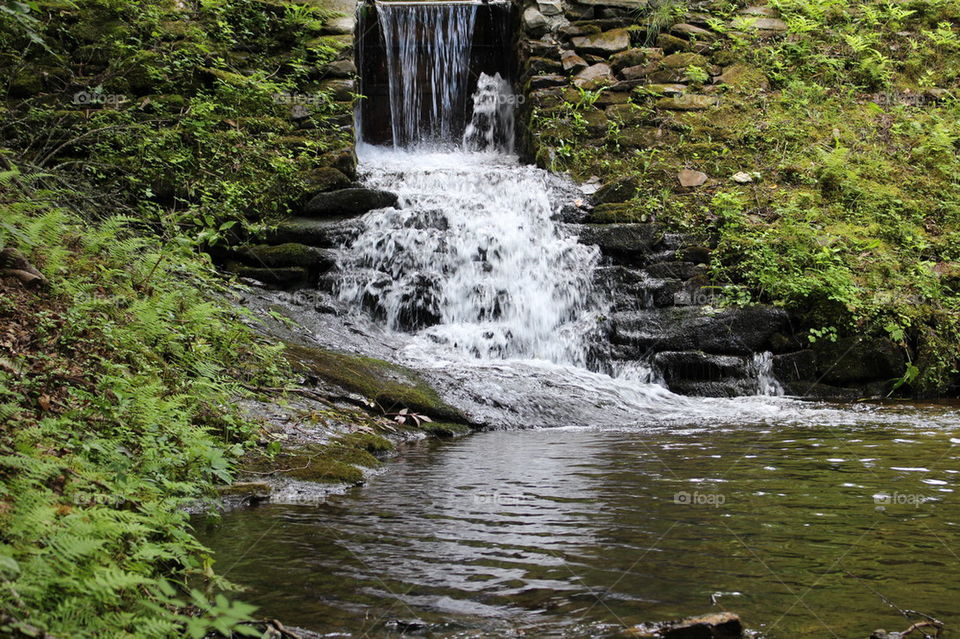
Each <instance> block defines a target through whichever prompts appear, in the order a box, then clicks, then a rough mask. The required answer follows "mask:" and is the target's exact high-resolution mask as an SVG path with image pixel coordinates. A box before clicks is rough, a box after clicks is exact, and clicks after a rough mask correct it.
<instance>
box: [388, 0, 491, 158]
mask: <svg viewBox="0 0 960 639" xmlns="http://www.w3.org/2000/svg"><path fill="white" fill-rule="evenodd" d="M377 12H378V15H379V19H380V26H381V29H382V31H383V38H384V47H385V50H386V58H387V73H388V77H389V82H390V115H391V125H392V131H393V145H394V147H396V148H409V147H412V146H418V145H435V144H439V143H444V142H449V141H451V140H452V139H453V138H454V136H455V134H456V133H457V132H456V131H455V127H456V126H457V122H458V121H460V120H461V119H462V116H463V111H464V109H465V108H466V102H465V98H466V92H467V91H468V74H469V71H470V51H471V40H472V38H473V30H474V24H475V22H476V15H477V5H475V4H473V3H465V2H464V3H450V4H431V3H423V4H419V3H416V2H414V3H396V4H391V3H390V2H380V3H377Z"/></svg>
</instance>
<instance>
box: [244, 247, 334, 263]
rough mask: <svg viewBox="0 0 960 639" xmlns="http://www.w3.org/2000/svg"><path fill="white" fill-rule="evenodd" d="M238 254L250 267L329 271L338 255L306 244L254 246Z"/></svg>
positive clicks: (245, 248)
mask: <svg viewBox="0 0 960 639" xmlns="http://www.w3.org/2000/svg"><path fill="white" fill-rule="evenodd" d="M237 254H238V255H239V256H240V257H241V258H242V259H243V260H244V261H245V262H246V263H247V264H249V265H251V266H256V267H266V268H277V267H288V266H299V267H303V268H308V269H319V270H327V269H329V268H332V267H333V266H334V265H335V264H336V261H337V260H336V255H335V254H334V252H333V251H332V250H330V249H321V248H316V247H313V246H306V245H305V244H297V243H295V242H288V243H286V244H277V245H269V244H254V245H252V246H244V247H241V248H239V249H237Z"/></svg>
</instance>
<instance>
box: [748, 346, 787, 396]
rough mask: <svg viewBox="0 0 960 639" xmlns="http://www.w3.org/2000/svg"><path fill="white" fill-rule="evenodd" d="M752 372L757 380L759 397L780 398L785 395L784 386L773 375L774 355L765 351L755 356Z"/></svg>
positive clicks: (751, 366)
mask: <svg viewBox="0 0 960 639" xmlns="http://www.w3.org/2000/svg"><path fill="white" fill-rule="evenodd" d="M750 370H751V372H752V373H753V374H754V376H755V377H756V380H757V395H768V396H776V397H780V396H782V395H783V394H784V391H783V386H781V385H780V382H778V381H777V378H776V377H774V375H773V353H771V352H770V351H765V352H763V353H756V354H754V356H753V361H752V362H751V364H750Z"/></svg>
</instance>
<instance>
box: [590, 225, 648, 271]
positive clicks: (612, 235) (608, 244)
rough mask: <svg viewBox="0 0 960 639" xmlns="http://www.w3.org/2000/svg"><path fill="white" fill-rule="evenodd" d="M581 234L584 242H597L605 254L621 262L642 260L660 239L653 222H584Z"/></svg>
mask: <svg viewBox="0 0 960 639" xmlns="http://www.w3.org/2000/svg"><path fill="white" fill-rule="evenodd" d="M578 230H579V236H580V242H581V243H582V244H595V245H596V246H598V247H599V248H600V251H601V252H603V254H604V255H607V256H610V257H614V258H616V259H618V260H620V261H621V262H626V263H638V262H642V261H643V259H644V257H645V256H646V255H648V254H649V253H650V252H651V251H652V250H653V247H654V245H655V244H656V243H657V241H658V240H659V239H660V231H659V229H658V228H657V227H656V226H654V225H653V224H583V225H581V226H580V228H579V229H578Z"/></svg>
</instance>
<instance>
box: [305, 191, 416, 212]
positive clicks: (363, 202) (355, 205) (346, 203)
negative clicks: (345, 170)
mask: <svg viewBox="0 0 960 639" xmlns="http://www.w3.org/2000/svg"><path fill="white" fill-rule="evenodd" d="M398 199H399V198H398V197H397V194H396V193H391V192H389V191H380V190H378V189H367V188H362V187H359V188H348V189H339V190H337V191H328V192H325V193H317V194H316V195H314V196H313V197H312V198H311V199H310V201H309V202H307V204H306V206H304V207H303V215H305V216H307V217H330V216H338V215H362V214H363V213H366V212H368V211H372V210H374V209H383V208H387V207H390V206H396V204H397V201H398Z"/></svg>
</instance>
